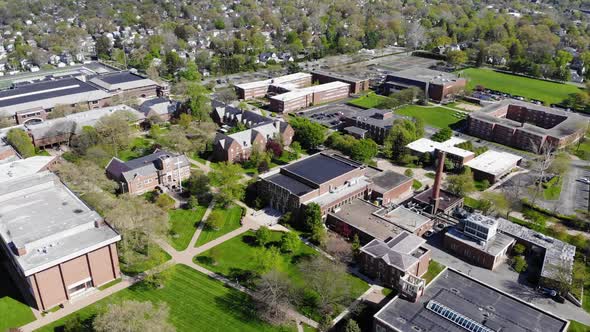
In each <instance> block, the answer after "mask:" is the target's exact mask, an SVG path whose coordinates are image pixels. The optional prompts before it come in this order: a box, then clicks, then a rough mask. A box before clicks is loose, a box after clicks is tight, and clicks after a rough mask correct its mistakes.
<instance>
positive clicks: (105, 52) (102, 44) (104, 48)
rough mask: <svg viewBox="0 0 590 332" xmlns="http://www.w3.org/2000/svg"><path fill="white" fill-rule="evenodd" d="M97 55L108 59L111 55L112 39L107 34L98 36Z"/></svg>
mask: <svg viewBox="0 0 590 332" xmlns="http://www.w3.org/2000/svg"><path fill="white" fill-rule="evenodd" d="M95 50H96V56H97V57H98V58H100V59H108V58H109V57H110V56H111V40H110V39H109V38H107V37H106V36H100V37H98V38H96V45H95Z"/></svg>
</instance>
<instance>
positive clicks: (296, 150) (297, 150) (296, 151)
mask: <svg viewBox="0 0 590 332" xmlns="http://www.w3.org/2000/svg"><path fill="white" fill-rule="evenodd" d="M290 148H291V151H293V157H294V158H295V159H299V157H301V153H302V152H303V151H302V149H301V144H299V142H293V143H291V146H290Z"/></svg>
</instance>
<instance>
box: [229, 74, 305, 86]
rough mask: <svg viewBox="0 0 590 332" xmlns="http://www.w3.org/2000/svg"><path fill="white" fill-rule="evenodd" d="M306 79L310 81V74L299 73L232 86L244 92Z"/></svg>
mask: <svg viewBox="0 0 590 332" xmlns="http://www.w3.org/2000/svg"><path fill="white" fill-rule="evenodd" d="M307 77H309V78H310V79H311V74H308V73H301V72H300V73H295V74H289V75H284V76H279V77H275V78H272V79H267V80H262V81H254V82H247V83H240V84H235V85H234V86H235V87H238V88H240V89H244V90H246V89H254V88H262V87H265V86H269V85H271V84H279V85H280V84H285V83H289V82H291V81H295V80H298V79H302V78H307Z"/></svg>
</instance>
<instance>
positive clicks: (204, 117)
mask: <svg viewBox="0 0 590 332" xmlns="http://www.w3.org/2000/svg"><path fill="white" fill-rule="evenodd" d="M184 94H185V96H186V97H187V102H186V103H185V104H186V106H187V107H188V108H189V109H190V112H191V114H192V116H193V117H194V118H195V119H197V120H198V121H209V120H210V117H209V111H210V110H211V101H210V100H209V97H207V89H205V88H204V87H203V86H202V85H200V84H198V83H196V82H187V83H186V85H185V89H184Z"/></svg>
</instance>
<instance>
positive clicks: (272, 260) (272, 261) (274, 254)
mask: <svg viewBox="0 0 590 332" xmlns="http://www.w3.org/2000/svg"><path fill="white" fill-rule="evenodd" d="M281 259H282V258H281V252H280V251H279V249H278V248H277V247H274V246H273V247H270V248H268V249H264V250H262V252H261V253H260V254H259V255H258V256H256V271H257V272H258V273H259V274H264V273H266V272H268V271H270V270H271V269H272V268H273V267H275V266H277V265H278V264H279V262H280V261H281Z"/></svg>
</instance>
